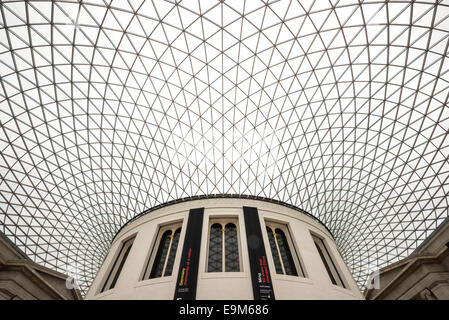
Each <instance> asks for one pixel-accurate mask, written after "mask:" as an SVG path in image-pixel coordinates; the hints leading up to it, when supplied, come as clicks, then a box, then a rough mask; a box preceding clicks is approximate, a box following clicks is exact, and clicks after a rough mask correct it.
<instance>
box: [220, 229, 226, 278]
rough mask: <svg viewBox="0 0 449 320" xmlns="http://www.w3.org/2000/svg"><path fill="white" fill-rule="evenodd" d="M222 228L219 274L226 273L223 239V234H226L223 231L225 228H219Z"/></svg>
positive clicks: (224, 240)
mask: <svg viewBox="0 0 449 320" xmlns="http://www.w3.org/2000/svg"><path fill="white" fill-rule="evenodd" d="M221 227H222V229H221V272H225V271H226V262H225V259H226V257H225V249H226V248H225V242H226V239H225V232H226V230H225V228H224V227H223V226H221Z"/></svg>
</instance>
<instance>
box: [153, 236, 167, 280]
mask: <svg viewBox="0 0 449 320" xmlns="http://www.w3.org/2000/svg"><path fill="white" fill-rule="evenodd" d="M170 236H171V231H170V230H167V231H165V232H164V234H163V235H162V237H161V241H160V242H159V248H158V250H157V254H156V257H155V259H154V262H153V268H152V270H151V274H150V278H158V277H161V276H162V271H163V270H164V264H165V258H166V257H167V252H168V247H169V245H170Z"/></svg>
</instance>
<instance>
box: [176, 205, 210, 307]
mask: <svg viewBox="0 0 449 320" xmlns="http://www.w3.org/2000/svg"><path fill="white" fill-rule="evenodd" d="M203 215H204V208H198V209H191V210H190V212H189V221H188V222H187V229H186V235H185V238H184V246H183V248H182V256H181V263H180V264H179V272H178V281H177V282H176V290H175V297H174V299H175V300H195V297H196V285H197V281H198V264H199V258H200V245H201V230H202V228H203Z"/></svg>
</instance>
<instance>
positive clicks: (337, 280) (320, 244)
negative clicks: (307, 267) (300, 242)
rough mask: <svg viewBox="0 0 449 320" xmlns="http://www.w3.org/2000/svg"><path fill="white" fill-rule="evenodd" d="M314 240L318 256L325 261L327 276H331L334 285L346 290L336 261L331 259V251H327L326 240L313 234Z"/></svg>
mask: <svg viewBox="0 0 449 320" xmlns="http://www.w3.org/2000/svg"><path fill="white" fill-rule="evenodd" d="M312 239H313V242H314V243H315V247H316V249H317V250H318V254H319V255H320V258H321V261H323V264H324V267H325V269H326V271H327V274H328V275H329V278H330V280H331V282H332V284H334V285H336V286H340V287H343V288H346V286H345V283H344V282H343V279H342V277H341V276H340V273H339V272H338V270H337V266H336V265H335V263H334V261H333V260H332V258H331V255H330V254H329V251H328V250H327V246H326V244H325V243H324V240H323V239H321V238H320V237H317V236H315V235H313V234H312Z"/></svg>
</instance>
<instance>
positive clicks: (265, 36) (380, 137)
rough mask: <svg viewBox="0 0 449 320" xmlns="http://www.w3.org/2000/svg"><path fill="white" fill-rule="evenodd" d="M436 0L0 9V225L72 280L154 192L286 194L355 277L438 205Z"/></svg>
mask: <svg viewBox="0 0 449 320" xmlns="http://www.w3.org/2000/svg"><path fill="white" fill-rule="evenodd" d="M448 6H449V1H440V0H433V1H414V2H409V1H387V2H386V1H377V0H373V1H354V0H352V1H350V0H341V1H338V0H329V1H325V0H316V1H314V0H309V1H306V0H301V1H297V0H272V1H256V0H251V1H249V0H246V1H242V0H223V1H211V0H181V1H176V0H173V1H171V0H166V1H163V0H160V1H159V0H158V1H141V0H120V1H118V0H114V1H106V0H104V1H102V0H86V1H71V0H67V1H54V2H53V1H2V2H1V4H0V152H1V156H0V175H1V178H0V179H1V180H0V231H2V232H4V233H5V234H6V235H8V236H9V237H10V238H11V239H12V240H13V241H14V242H15V243H16V244H17V245H18V246H20V247H21V248H22V249H23V250H24V251H25V252H26V253H27V254H28V255H29V256H30V257H31V258H33V259H34V260H35V261H36V262H38V263H43V264H45V265H46V266H49V267H51V268H54V269H57V270H59V271H62V272H66V273H69V274H74V275H76V277H77V278H78V281H79V283H80V285H81V288H82V290H83V291H85V289H86V288H87V287H88V286H89V283H90V281H91V280H92V278H93V277H94V275H95V272H96V270H97V269H98V267H99V265H100V263H101V261H102V259H103V257H104V255H105V253H106V252H107V249H108V246H109V243H110V240H111V239H112V237H113V236H114V234H115V232H116V231H117V230H118V229H119V228H120V226H122V225H123V224H124V223H125V222H126V221H127V220H129V219H131V218H132V217H133V216H135V215H137V214H138V213H140V212H142V211H144V210H145V209H147V208H150V207H153V206H155V205H158V204H161V203H164V202H167V201H170V200H173V199H178V198H183V197H188V196H195V195H208V194H218V193H229V194H243V195H254V196H262V197H267V198H272V199H276V200H280V201H284V202H287V203H290V204H292V205H295V206H299V207H301V208H303V209H304V210H306V211H308V212H310V213H311V214H313V215H314V216H316V217H317V218H319V219H320V220H321V221H323V222H324V223H325V224H326V225H327V226H328V227H329V229H330V230H331V231H332V232H333V234H334V236H335V238H336V241H337V243H338V245H339V247H340V249H341V253H342V255H343V256H344V258H345V260H346V262H347V263H348V265H349V267H350V269H351V271H352V272H353V274H354V276H355V278H356V280H357V281H358V283H359V284H360V285H361V286H363V283H364V281H365V279H366V277H367V274H368V273H369V272H371V271H373V270H374V269H377V268H378V267H382V266H385V265H388V264H390V263H392V262H394V261H397V260H398V259H400V258H403V257H405V256H407V255H408V254H410V253H411V252H412V250H413V249H414V248H415V247H416V246H417V245H419V243H420V242H421V241H422V240H423V239H425V238H426V236H428V235H429V234H430V233H431V231H432V230H434V229H435V228H436V227H437V226H438V224H439V223H440V222H441V221H442V220H443V219H444V218H445V217H447V216H448V207H449V203H448V202H449V201H448V197H449V180H448V179H449V158H448V157H449V137H448V135H449V134H448V128H449V107H448V95H449V57H448V45H449V41H448V39H449V38H448V37H449V7H448Z"/></svg>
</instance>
